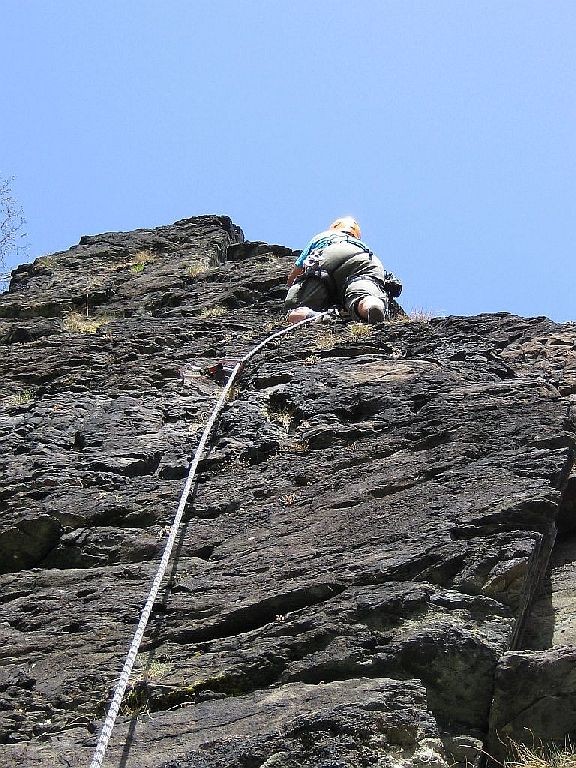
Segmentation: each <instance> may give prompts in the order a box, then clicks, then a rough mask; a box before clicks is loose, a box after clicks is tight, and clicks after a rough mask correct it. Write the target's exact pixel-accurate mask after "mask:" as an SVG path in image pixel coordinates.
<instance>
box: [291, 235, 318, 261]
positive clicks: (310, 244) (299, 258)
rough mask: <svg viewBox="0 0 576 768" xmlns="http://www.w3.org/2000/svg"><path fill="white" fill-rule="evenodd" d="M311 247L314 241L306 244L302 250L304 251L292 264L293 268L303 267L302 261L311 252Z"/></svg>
mask: <svg viewBox="0 0 576 768" xmlns="http://www.w3.org/2000/svg"><path fill="white" fill-rule="evenodd" d="M313 245H314V240H310V242H309V243H308V245H307V246H306V248H304V250H303V251H302V253H301V254H300V256H298V258H297V259H296V261H295V262H294V264H295V266H297V267H303V266H304V260H305V259H306V257H307V256H308V254H309V253H310V251H311V250H312V246H313Z"/></svg>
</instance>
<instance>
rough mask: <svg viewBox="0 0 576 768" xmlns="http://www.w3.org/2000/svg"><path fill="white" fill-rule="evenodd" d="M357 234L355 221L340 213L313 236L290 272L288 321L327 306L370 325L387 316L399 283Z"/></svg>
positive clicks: (314, 314) (315, 314)
mask: <svg viewBox="0 0 576 768" xmlns="http://www.w3.org/2000/svg"><path fill="white" fill-rule="evenodd" d="M360 237H361V233H360V226H359V225H358V222H357V221H356V220H355V219H353V218H352V217H351V216H344V217H343V218H340V219H336V221H334V222H333V223H332V224H331V225H330V227H329V229H327V230H325V231H324V232H320V234H318V235H316V236H315V237H313V238H312V240H311V241H310V242H309V243H308V245H307V246H306V248H304V250H303V251H302V253H301V254H300V256H299V257H298V258H297V259H296V262H295V263H294V266H293V268H292V271H291V272H290V274H289V275H288V281H287V284H288V293H287V295H286V300H285V304H286V308H287V309H288V310H289V312H288V314H287V316H286V319H287V320H288V322H289V323H297V322H299V321H300V320H304V319H306V318H309V317H318V318H319V319H320V318H321V317H322V316H323V314H324V313H325V312H326V310H329V309H331V308H335V309H334V310H332V311H333V313H334V314H336V313H337V311H338V310H339V311H344V312H346V313H348V314H350V315H351V316H352V317H353V318H354V319H355V320H361V321H364V322H367V323H371V324H372V323H380V322H382V321H383V320H386V319H389V317H390V299H391V298H396V297H397V296H399V295H400V293H401V292H402V284H401V283H400V281H399V280H397V279H396V277H394V275H393V274H392V273H391V272H387V271H385V269H384V267H383V266H382V263H381V262H380V259H378V257H377V256H376V255H375V254H373V253H372V251H371V250H370V248H369V247H368V246H367V245H366V244H365V243H363V242H362V240H361V239H360Z"/></svg>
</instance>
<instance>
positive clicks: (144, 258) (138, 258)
mask: <svg viewBox="0 0 576 768" xmlns="http://www.w3.org/2000/svg"><path fill="white" fill-rule="evenodd" d="M155 260H156V257H155V256H154V254H153V253H152V251H151V250H150V248H147V249H146V250H144V251H138V253H135V254H134V256H133V257H132V262H131V266H130V271H131V272H134V273H135V274H138V273H139V272H143V271H144V267H145V266H146V264H151V263H152V262H153V261H155Z"/></svg>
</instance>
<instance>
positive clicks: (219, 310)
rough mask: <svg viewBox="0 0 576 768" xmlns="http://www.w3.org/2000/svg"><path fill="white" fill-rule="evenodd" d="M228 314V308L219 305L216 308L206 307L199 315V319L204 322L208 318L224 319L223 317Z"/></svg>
mask: <svg viewBox="0 0 576 768" xmlns="http://www.w3.org/2000/svg"><path fill="white" fill-rule="evenodd" d="M227 312H228V310H227V309H226V307H223V306H222V305H218V306H216V307H205V308H204V309H203V310H202V311H201V312H200V314H199V315H198V317H199V318H201V319H202V320H204V319H205V318H207V317H222V315H225V314H226V313H227Z"/></svg>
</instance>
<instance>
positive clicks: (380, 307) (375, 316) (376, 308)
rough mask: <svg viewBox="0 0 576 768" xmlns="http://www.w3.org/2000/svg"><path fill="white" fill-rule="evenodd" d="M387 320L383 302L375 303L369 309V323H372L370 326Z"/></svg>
mask: <svg viewBox="0 0 576 768" xmlns="http://www.w3.org/2000/svg"><path fill="white" fill-rule="evenodd" d="M385 319H386V313H385V311H384V304H383V303H382V302H381V301H378V302H374V304H373V305H372V306H371V307H369V309H368V317H367V321H368V323H370V325H375V324H376V323H382V322H383V321H384V320H385Z"/></svg>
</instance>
